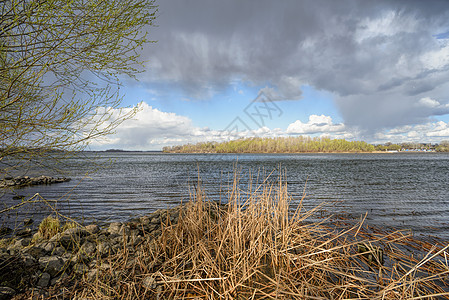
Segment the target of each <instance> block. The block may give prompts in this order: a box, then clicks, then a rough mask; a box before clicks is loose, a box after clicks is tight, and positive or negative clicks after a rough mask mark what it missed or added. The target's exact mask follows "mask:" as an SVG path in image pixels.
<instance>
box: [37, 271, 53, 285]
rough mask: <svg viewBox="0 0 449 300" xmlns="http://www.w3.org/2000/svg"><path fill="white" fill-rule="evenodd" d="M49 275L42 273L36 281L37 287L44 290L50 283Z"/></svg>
mask: <svg viewBox="0 0 449 300" xmlns="http://www.w3.org/2000/svg"><path fill="white" fill-rule="evenodd" d="M50 279H51V275H50V274H48V273H42V274H41V276H40V277H39V280H38V281H37V284H36V285H37V286H38V287H41V288H44V287H47V286H48V285H49V283H50Z"/></svg>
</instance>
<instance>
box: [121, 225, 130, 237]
mask: <svg viewBox="0 0 449 300" xmlns="http://www.w3.org/2000/svg"><path fill="white" fill-rule="evenodd" d="M119 234H120V235H130V234H131V229H130V228H129V226H127V225H122V227H120V231H119Z"/></svg>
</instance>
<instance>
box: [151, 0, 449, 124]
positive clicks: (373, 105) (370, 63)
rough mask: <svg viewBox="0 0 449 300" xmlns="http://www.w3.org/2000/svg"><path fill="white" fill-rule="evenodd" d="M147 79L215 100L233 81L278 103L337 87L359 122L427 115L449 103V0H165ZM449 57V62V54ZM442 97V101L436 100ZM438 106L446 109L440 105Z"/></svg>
mask: <svg viewBox="0 0 449 300" xmlns="http://www.w3.org/2000/svg"><path fill="white" fill-rule="evenodd" d="M159 5H160V7H159V11H160V15H159V17H158V21H157V22H158V25H159V27H158V28H155V29H153V31H152V33H151V37H152V38H153V39H156V40H158V43H157V44H156V45H155V46H151V47H149V48H148V55H147V56H148V59H149V66H150V72H148V73H147V75H146V76H148V77H147V78H146V80H148V81H164V82H167V81H168V82H171V83H173V84H177V85H179V86H181V87H182V88H183V89H184V90H185V92H186V93H187V94H188V97H193V98H197V99H209V98H210V97H211V96H212V95H213V94H214V93H219V92H220V91H221V90H223V89H226V88H228V87H229V86H230V84H231V83H232V81H233V80H245V81H247V82H248V83H250V84H254V85H260V86H266V85H267V84H269V85H270V86H271V87H270V89H271V90H272V91H273V93H275V94H276V95H277V97H278V99H281V100H298V99H301V96H302V93H301V90H300V86H301V85H303V84H308V85H311V86H313V87H314V88H316V89H322V90H327V91H330V92H332V93H333V94H334V95H335V101H336V105H337V107H338V108H339V110H340V112H341V114H342V116H343V117H344V119H345V123H347V124H349V125H353V126H357V127H359V128H360V129H362V130H363V129H365V130H375V129H379V128H382V127H393V126H397V125H404V124H413V123H417V122H423V121H425V120H427V119H428V118H429V117H431V116H432V115H434V114H435V113H436V111H435V110H423V109H422V108H420V107H419V105H417V103H419V101H420V99H421V98H424V97H430V98H432V99H436V100H437V101H439V102H440V103H441V105H444V104H445V103H447V102H448V101H449V99H448V98H447V97H446V98H444V96H443V95H444V94H446V95H447V92H449V88H448V87H447V85H445V82H447V81H448V80H447V79H448V78H449V71H448V67H449V60H448V59H447V56H449V42H448V39H447V36H446V35H447V34H446V33H447V32H448V29H449V2H448V1H355V0H353V1H349V0H348V1H330V0H329V1H323V0H319V1H282V2H281V1H237V0H232V1H209V0H207V1H206V0H197V1H184V0H163V1H162V0H161V1H159ZM444 57H446V59H444ZM438 97H439V98H438ZM438 113H440V114H441V113H447V109H442V110H440V111H438Z"/></svg>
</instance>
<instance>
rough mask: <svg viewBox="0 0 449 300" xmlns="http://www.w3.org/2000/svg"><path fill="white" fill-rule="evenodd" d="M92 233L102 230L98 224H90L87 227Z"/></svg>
mask: <svg viewBox="0 0 449 300" xmlns="http://www.w3.org/2000/svg"><path fill="white" fill-rule="evenodd" d="M85 229H86V230H87V232H89V233H90V234H97V233H98V232H99V231H100V227H99V226H98V225H96V224H90V225H87V226H86V227H85Z"/></svg>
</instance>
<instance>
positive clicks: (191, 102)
mask: <svg viewBox="0 0 449 300" xmlns="http://www.w3.org/2000/svg"><path fill="white" fill-rule="evenodd" d="M263 87H265V85H257V86H256V85H252V84H250V83H248V82H245V81H233V82H232V84H231V85H230V86H229V87H228V88H227V89H225V90H221V91H215V93H214V95H213V96H212V97H211V99H208V100H195V99H191V98H189V97H188V96H186V93H185V91H184V90H183V89H181V88H179V87H177V86H176V85H175V84H162V83H158V84H151V85H143V84H140V83H139V84H132V85H125V86H123V87H122V88H121V93H122V94H123V95H124V97H123V103H122V104H123V106H132V105H136V104H137V103H139V102H141V101H144V102H146V103H147V104H148V105H151V106H152V107H153V108H157V109H159V110H161V111H164V112H171V113H176V114H177V115H180V116H186V117H188V118H190V119H191V120H192V122H193V125H194V126H196V127H208V128H210V129H213V130H222V129H225V128H226V127H227V126H228V125H229V124H230V123H231V122H232V121H233V120H234V119H235V118H237V117H239V118H240V119H241V120H242V121H243V122H245V123H246V124H247V126H248V127H250V128H251V129H252V130H255V129H258V127H259V125H260V124H261V123H260V122H258V123H256V122H254V120H252V119H251V118H250V117H249V116H248V115H247V114H246V113H245V109H246V111H247V112H251V108H252V105H254V104H253V100H254V99H255V98H256V97H257V95H258V92H259V90H260V89H261V88H263ZM301 90H302V92H303V94H302V98H301V99H300V100H294V101H292V100H285V101H276V102H275V105H276V106H277V108H278V109H280V111H281V112H282V114H281V115H280V116H279V111H272V114H271V116H267V117H263V123H264V125H265V126H266V127H268V128H270V129H274V128H281V129H283V130H285V129H286V128H287V127H288V125H290V124H291V123H293V122H295V121H296V120H301V121H302V122H304V123H306V122H307V121H308V120H309V116H310V115H313V114H315V115H326V116H331V117H332V119H333V122H334V123H341V122H342V119H341V117H340V115H339V114H338V111H337V109H336V107H335V105H334V102H333V95H332V94H331V93H328V92H325V91H319V90H316V89H314V88H313V87H312V86H309V85H303V86H301ZM253 112H254V110H253ZM259 112H260V113H261V114H265V115H268V112H267V111H264V110H263V109H260V110H259Z"/></svg>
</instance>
